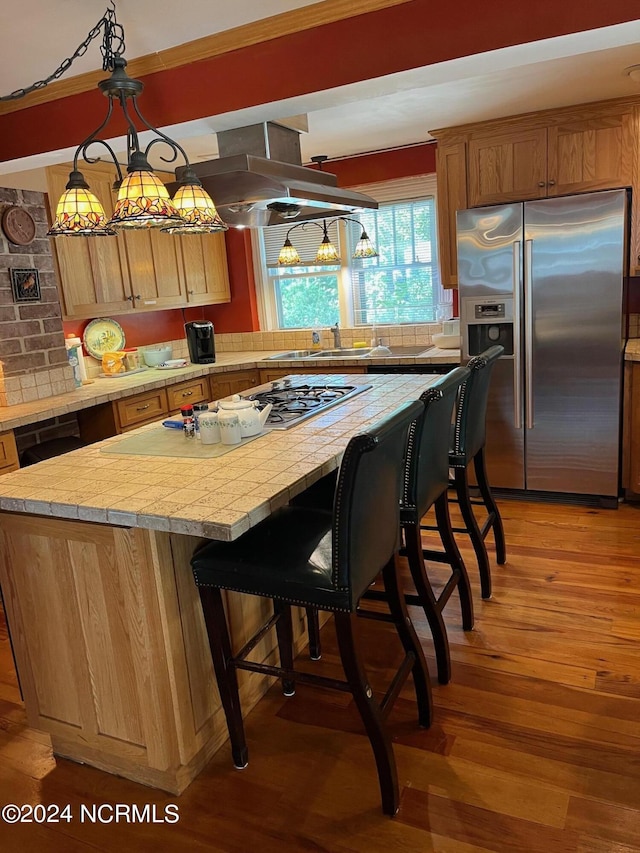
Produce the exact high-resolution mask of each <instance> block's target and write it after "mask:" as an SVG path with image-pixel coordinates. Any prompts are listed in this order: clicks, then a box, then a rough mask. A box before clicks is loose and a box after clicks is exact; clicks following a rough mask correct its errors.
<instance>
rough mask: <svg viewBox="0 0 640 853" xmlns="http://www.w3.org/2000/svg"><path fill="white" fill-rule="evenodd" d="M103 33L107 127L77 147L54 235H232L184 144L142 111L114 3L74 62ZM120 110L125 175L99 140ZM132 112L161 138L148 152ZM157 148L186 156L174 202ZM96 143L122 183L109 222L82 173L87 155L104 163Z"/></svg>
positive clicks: (116, 186) (102, 85)
mask: <svg viewBox="0 0 640 853" xmlns="http://www.w3.org/2000/svg"><path fill="white" fill-rule="evenodd" d="M101 31H103V36H102V46H101V52H102V55H103V64H102V67H103V70H105V71H110V72H111V76H110V77H109V78H108V79H107V80H101V81H100V82H99V83H98V88H99V89H100V90H101V92H102V93H103V95H105V96H106V97H107V98H108V102H109V103H108V107H107V114H106V117H105V118H104V120H103V122H102V124H101V125H100V126H99V127H98V128H96V130H94V131H93V132H92V133H91V134H90V135H89V136H88V137H87V138H86V139H85V140H84V142H81V143H80V145H79V146H78V148H77V149H76V152H75V155H74V158H73V169H72V171H71V173H70V174H69V181H68V183H67V185H66V189H65V192H64V193H63V194H62V196H61V198H60V201H59V202H58V205H57V208H56V216H55V220H54V222H53V225H52V226H51V229H50V230H49V231H48V236H51V237H60V236H65V237H67V236H70V237H106V236H113V235H115V234H116V233H117V232H118V231H119V230H125V229H132V228H160V229H161V230H162V231H166V232H169V233H171V234H203V233H209V232H213V231H226V230H227V226H226V225H225V223H224V222H223V221H222V219H221V218H220V216H219V215H218V212H217V210H216V207H215V204H214V203H213V200H212V198H211V197H210V196H209V194H208V193H207V192H205V190H204V189H203V187H202V183H201V182H200V180H199V179H198V177H197V176H196V174H195V172H194V171H193V169H192V167H191V164H190V163H189V158H188V157H187V154H186V152H185V151H184V149H183V148H182V146H181V145H179V144H178V143H177V142H175V141H174V140H173V139H171V138H170V137H168V136H167V135H166V134H165V133H162V131H160V130H158V129H157V128H156V127H154V126H153V125H152V124H150V123H149V122H148V121H147V120H146V119H145V118H144V116H143V115H142V113H141V112H140V108H139V106H138V101H137V98H138V95H140V93H141V92H142V90H143V89H144V84H143V83H142V82H141V81H140V80H134V79H132V78H131V77H129V76H128V74H127V72H126V66H127V61H126V60H125V59H124V56H123V53H124V49H125V44H124V30H123V28H122V26H121V25H120V24H118V23H117V21H116V13H115V6H114V3H113V0H110V8H108V9H107V10H106V12H105V13H104V16H103V17H102V18H101V19H100V20H99V21H98V23H97V24H96V26H95V27H94V28H93V29H92V30H91V31H90V33H89V35H88V36H87V38H86V39H85V41H84V42H83V44H82V45H80V47H79V48H78V49H77V50H76V52H75V54H74V56H73V58H74V59H75V58H76V57H77V56H79V55H82V53H84V52H85V51H86V49H87V47H88V45H89V44H90V43H91V41H93V39H95V38H96V37H97V36H98V35H99V33H100V32H101ZM68 64H70V63H68ZM61 67H62V66H61ZM67 67H68V66H67ZM65 70H66V69H65ZM58 71H60V69H58ZM60 73H62V72H60ZM59 76H60V74H59V73H58V72H54V74H53V75H52V76H51V77H50V78H48V79H47V80H46V81H41V82H40V83H39V84H34V86H32V87H29V89H26V90H20V91H19V92H17V93H15V97H18V96H22V95H24V94H26V93H27V92H29V91H31V90H32V89H33V88H41V87H42V85H46V84H47V83H49V82H50V81H51V80H52V79H57V77H59ZM116 106H117V107H119V108H120V109H121V110H122V114H123V116H124V118H125V121H126V123H127V169H126V175H125V176H124V177H123V174H122V170H121V168H120V164H119V163H118V160H117V157H116V155H115V153H114V151H113V149H112V148H111V147H110V146H109V144H108V143H107V142H105V141H104V140H102V139H98V134H99V133H101V131H103V130H104V128H105V127H106V126H107V125H108V123H109V121H110V119H111V116H112V114H113V111H114V107H116ZM132 112H133V114H134V115H135V116H136V117H137V118H138V119H139V122H140V123H141V124H142V125H143V126H144V128H145V129H146V130H151V131H152V132H153V133H154V134H156V135H155V137H154V138H153V139H152V140H151V141H150V142H149V144H148V145H147V146H146V148H144V149H143V148H141V146H140V140H139V138H138V131H137V130H136V126H135V124H134V121H133V117H132ZM157 144H164V145H166V146H167V147H168V148H169V149H170V152H171V154H170V156H168V157H163V156H160V159H161V160H163V161H164V162H165V163H173V162H175V160H176V159H177V157H178V154H180V155H182V157H183V159H184V162H185V164H186V166H185V167H183V170H182V179H181V181H180V186H179V188H178V190H177V192H176V194H175V196H174V198H173V200H171V198H170V196H169V193H168V191H167V189H166V187H165V185H164V183H163V182H162V181H161V180H160V178H159V177H158V176H157V175H156V174H154V172H153V169H152V168H151V166H150V165H149V159H148V158H149V152H150V150H151V149H152V147H153V146H154V145H157ZM94 145H101V146H102V147H103V148H105V149H106V150H107V152H108V154H109V156H110V157H111V159H112V160H113V163H114V166H115V169H116V174H117V179H116V181H115V182H114V185H113V186H114V190H116V189H117V191H118V198H117V201H116V204H115V208H114V211H113V215H112V217H111V218H110V219H107V217H106V215H105V212H104V209H103V207H102V204H101V203H100V201H99V200H98V198H97V197H96V196H95V195H94V194H93V193H92V192H91V190H90V188H89V185H88V184H87V182H86V181H85V178H84V175H83V174H82V172H81V171H80V170H79V169H78V160H79V158H80V157H81V156H82V159H83V160H84V161H85V163H95V162H97V160H99V159H100V158H99V157H95V156H89V155H88V154H87V150H88V149H89V147H91V146H94Z"/></svg>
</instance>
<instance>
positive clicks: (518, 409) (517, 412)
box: [513, 240, 522, 429]
mask: <svg viewBox="0 0 640 853" xmlns="http://www.w3.org/2000/svg"><path fill="white" fill-rule="evenodd" d="M521 256H522V243H521V242H520V240H514V242H513V352H514V356H513V359H514V360H513V421H514V426H515V428H516V429H522V387H521V382H522V379H521V377H522V365H521V363H520V358H521V356H520V353H521V350H520V343H521V341H520V318H521V316H522V306H521V305H520V295H521V291H522V275H521V270H520V258H521Z"/></svg>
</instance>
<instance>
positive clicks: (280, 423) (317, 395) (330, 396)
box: [248, 379, 371, 429]
mask: <svg viewBox="0 0 640 853" xmlns="http://www.w3.org/2000/svg"><path fill="white" fill-rule="evenodd" d="M369 388H371V385H292V384H291V380H287V379H285V380H280V381H278V382H274V383H272V386H271V388H270V389H269V390H268V391H258V392H257V393H255V394H251V395H250V396H249V398H248V399H249V400H257V401H258V403H259V404H260V407H261V408H262V406H266V405H267V403H271V405H272V406H273V408H272V409H271V411H270V412H269V416H268V418H267V422H266V424H265V428H266V429H289V428H290V427H292V426H297V424H299V423H301V422H302V421H305V420H306V419H307V418H312V417H313V416H314V415H318V414H320V413H321V412H325V411H326V410H327V409H329V408H330V407H331V406H336V405H338V404H339V403H344V402H345V401H346V400H348V399H350V398H351V397H355V395H356V394H361V393H362V392H363V391H367V390H368V389H369Z"/></svg>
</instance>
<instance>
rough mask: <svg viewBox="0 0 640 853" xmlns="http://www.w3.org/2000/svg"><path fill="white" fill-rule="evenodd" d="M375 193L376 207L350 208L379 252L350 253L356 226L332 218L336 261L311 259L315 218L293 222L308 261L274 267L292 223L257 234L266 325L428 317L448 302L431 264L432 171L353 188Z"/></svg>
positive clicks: (316, 239)
mask: <svg viewBox="0 0 640 853" xmlns="http://www.w3.org/2000/svg"><path fill="white" fill-rule="evenodd" d="M356 189H358V190H359V191H361V192H365V193H368V194H369V195H372V196H374V198H377V199H378V201H379V203H380V208H379V209H378V210H375V211H369V210H368V211H363V212H361V213H357V214H354V217H355V218H357V219H358V220H359V221H360V222H361V223H362V225H363V226H364V228H365V230H366V231H367V233H368V234H369V237H370V238H371V240H372V242H373V244H374V245H375V247H376V249H377V251H378V255H379V256H378V257H377V258H368V259H353V258H352V257H351V256H352V254H353V250H354V247H355V244H356V242H357V240H358V239H359V237H360V233H361V229H360V227H359V226H358V225H357V223H352V222H346V223H345V222H334V223H333V224H331V225H330V226H329V236H330V238H331V240H332V241H333V242H334V244H335V245H336V246H337V247H338V249H339V253H340V256H341V262H340V264H335V265H329V266H326V265H323V266H317V265H315V266H314V265H313V259H314V258H315V254H316V250H317V248H318V246H319V244H320V241H321V239H322V228H321V225H322V223H321V221H315V222H309V223H307V224H306V226H305V227H300V228H297V229H296V230H295V231H294V232H293V233H292V234H291V235H290V237H291V241H292V243H293V244H294V246H295V247H296V249H297V251H298V254H299V255H300V258H301V260H302V261H303V262H305V261H306V262H307V263H308V265H306V266H296V267H279V266H278V254H279V252H280V249H281V248H282V244H283V243H284V241H285V238H286V235H287V232H288V231H289V229H290V228H291V224H288V225H282V226H280V225H277V226H272V227H270V228H266V229H263V230H262V231H261V232H259V233H260V244H261V252H260V267H261V271H262V280H263V283H264V288H263V296H264V309H265V310H264V313H265V315H266V317H265V319H266V320H267V322H266V324H265V328H280V329H296V328H308V327H313V326H316V325H319V326H330V325H333V323H335V322H336V320H338V321H339V322H340V324H341V325H343V326H359V325H371V324H376V325H383V324H390V323H393V324H398V323H429V322H433V321H435V320H436V311H437V307H438V303H441V302H443V301H448V299H447V296H445V295H444V293H443V290H442V288H441V286H440V279H439V272H438V263H437V251H436V245H437V231H436V210H435V176H434V175H424V176H419V177H415V178H411V179H406V180H402V181H390V182H385V183H384V184H376V185H369V186H365V187H357V188H356Z"/></svg>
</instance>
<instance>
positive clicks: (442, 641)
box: [403, 524, 451, 684]
mask: <svg viewBox="0 0 640 853" xmlns="http://www.w3.org/2000/svg"><path fill="white" fill-rule="evenodd" d="M404 536H405V544H406V548H407V561H408V563H409V569H410V571H411V578H412V579H413V584H414V586H415V588H416V592H417V593H418V598H419V599H420V603H421V604H422V609H423V610H424V615H425V616H426V617H427V622H428V623H429V628H430V629H431V636H432V637H433V645H434V648H435V652H436V666H437V669H438V681H439V682H440V684H448V683H449V681H450V680H451V655H450V653H449V639H448V637H447V628H446V625H445V624H444V619H443V618H442V611H441V610H440V608H439V607H438V603H437V601H436V597H435V595H434V594H433V589H432V588H431V583H430V582H429V578H428V576H427V572H426V569H425V565H424V556H423V553H422V539H421V538H420V526H419V525H417V524H415V525H414V524H412V525H406V526H405V527H404ZM403 599H404V596H403Z"/></svg>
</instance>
